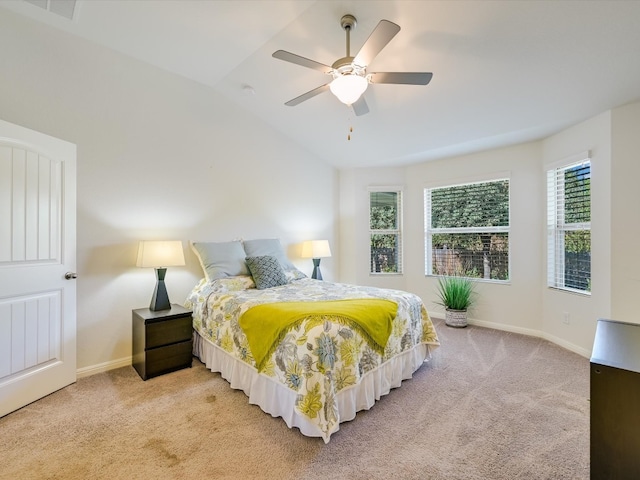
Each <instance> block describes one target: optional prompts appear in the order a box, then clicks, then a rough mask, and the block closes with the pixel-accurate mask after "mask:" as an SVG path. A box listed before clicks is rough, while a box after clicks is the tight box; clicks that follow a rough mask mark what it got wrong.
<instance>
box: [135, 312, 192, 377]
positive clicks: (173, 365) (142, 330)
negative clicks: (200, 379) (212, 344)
mask: <svg viewBox="0 0 640 480" xmlns="http://www.w3.org/2000/svg"><path fill="white" fill-rule="evenodd" d="M192 313H193V312H192V311H191V310H187V309H186V308H184V307H181V306H180V305H176V304H172V305H171V309H170V310H160V311H156V312H154V311H152V310H149V309H148V308H138V309H136V310H133V314H132V317H133V318H132V320H133V368H135V369H136V371H137V372H138V374H139V375H140V376H141V377H142V379H143V380H147V379H148V378H151V377H156V376H158V375H162V374H165V373H169V372H173V371H175V370H180V369H182V368H186V367H191V359H192V356H193V347H192V339H193V326H192V318H191V314H192Z"/></svg>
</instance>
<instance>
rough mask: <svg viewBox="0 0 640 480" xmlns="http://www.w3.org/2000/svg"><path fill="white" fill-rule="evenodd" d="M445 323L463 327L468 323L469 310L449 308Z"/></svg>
mask: <svg viewBox="0 0 640 480" xmlns="http://www.w3.org/2000/svg"><path fill="white" fill-rule="evenodd" d="M444 323H446V324H447V325H449V326H450V327H457V328H463V327H466V326H467V325H468V324H467V311H466V310H453V309H450V308H447V310H446V312H445V316H444Z"/></svg>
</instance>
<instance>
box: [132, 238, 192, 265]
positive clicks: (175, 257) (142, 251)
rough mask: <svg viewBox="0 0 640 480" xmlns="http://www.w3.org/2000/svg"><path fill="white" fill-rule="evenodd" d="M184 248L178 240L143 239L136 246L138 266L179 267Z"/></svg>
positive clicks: (182, 260) (181, 262)
mask: <svg viewBox="0 0 640 480" xmlns="http://www.w3.org/2000/svg"><path fill="white" fill-rule="evenodd" d="M182 265H184V250H183V249H182V242H181V241H180V240H169V241H158V240H143V241H141V242H140V245H139V246H138V260H137V262H136V266H138V267H153V268H161V267H181V266H182Z"/></svg>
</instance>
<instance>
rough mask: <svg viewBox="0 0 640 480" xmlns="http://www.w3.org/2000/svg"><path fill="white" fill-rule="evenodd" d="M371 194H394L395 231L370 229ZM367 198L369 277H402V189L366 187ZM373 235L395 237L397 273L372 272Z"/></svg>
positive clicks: (395, 187) (394, 187) (397, 187)
mask: <svg viewBox="0 0 640 480" xmlns="http://www.w3.org/2000/svg"><path fill="white" fill-rule="evenodd" d="M372 193H395V194H397V197H396V208H397V211H398V218H397V219H396V221H397V225H396V227H397V228H396V229H382V230H376V229H372V228H371V194H372ZM367 196H368V230H369V275H375V276H378V275H403V274H404V243H403V242H404V235H403V210H404V203H403V201H404V198H403V197H404V188H403V187H400V186H381V187H379V186H375V187H374V186H371V187H367ZM373 235H397V236H398V241H397V245H398V247H397V250H398V251H397V252H396V265H397V268H398V271H397V272H375V271H373V262H372V261H371V257H372V254H373V252H372V248H371V237H372V236H373Z"/></svg>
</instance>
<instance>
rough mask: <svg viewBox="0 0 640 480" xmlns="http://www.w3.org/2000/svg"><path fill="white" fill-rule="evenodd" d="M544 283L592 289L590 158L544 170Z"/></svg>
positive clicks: (564, 288)
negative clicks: (545, 269) (545, 195)
mask: <svg viewBox="0 0 640 480" xmlns="http://www.w3.org/2000/svg"><path fill="white" fill-rule="evenodd" d="M547 285H548V286H549V287H552V288H558V289H562V290H568V291H577V292H580V293H590V292H591V161H590V159H588V158H587V159H584V160H581V161H579V162H574V163H571V164H570V165H566V166H562V167H559V168H554V169H552V170H548V171H547Z"/></svg>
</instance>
